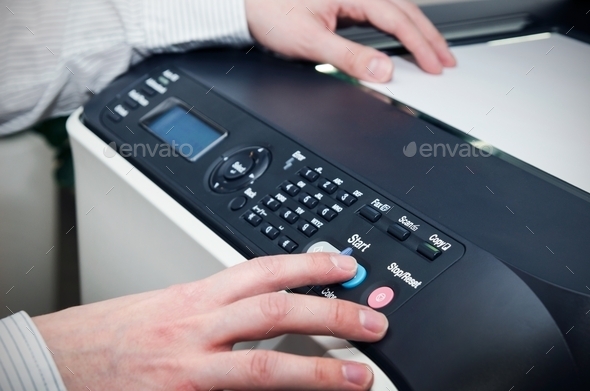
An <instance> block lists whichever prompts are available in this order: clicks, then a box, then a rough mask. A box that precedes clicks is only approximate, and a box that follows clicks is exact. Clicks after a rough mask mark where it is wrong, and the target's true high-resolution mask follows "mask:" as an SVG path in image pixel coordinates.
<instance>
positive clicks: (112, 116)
mask: <svg viewBox="0 0 590 391" xmlns="http://www.w3.org/2000/svg"><path fill="white" fill-rule="evenodd" d="M107 117H109V119H110V120H111V121H113V122H119V121H121V116H120V115H118V114H115V113H113V112H112V111H110V110H109V112H108V113H107Z"/></svg>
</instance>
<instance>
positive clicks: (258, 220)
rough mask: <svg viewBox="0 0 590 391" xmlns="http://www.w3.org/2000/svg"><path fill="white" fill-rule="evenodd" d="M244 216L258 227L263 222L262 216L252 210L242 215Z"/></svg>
mask: <svg viewBox="0 0 590 391" xmlns="http://www.w3.org/2000/svg"><path fill="white" fill-rule="evenodd" d="M242 218H243V219H244V220H246V221H247V222H249V223H250V225H252V226H253V227H257V226H258V225H259V224H260V223H261V222H262V217H260V216H258V215H257V214H256V213H254V212H252V211H250V212H246V213H245V214H244V215H242Z"/></svg>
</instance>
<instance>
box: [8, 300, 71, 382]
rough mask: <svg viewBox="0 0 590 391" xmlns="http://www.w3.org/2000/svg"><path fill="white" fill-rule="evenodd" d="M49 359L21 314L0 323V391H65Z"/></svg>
mask: <svg viewBox="0 0 590 391" xmlns="http://www.w3.org/2000/svg"><path fill="white" fill-rule="evenodd" d="M51 356H52V353H51V351H50V350H49V348H47V346H46V345H45V341H43V337H41V334H40V333H39V330H37V328H36V327H35V324H34V323H33V321H32V320H31V318H30V317H29V316H28V315H27V314H26V313H25V312H22V311H21V312H18V313H16V314H14V315H12V316H9V317H8V318H4V319H0V390H2V391H29V390H35V391H66V387H65V385H64V383H63V381H62V378H61V376H60V374H59V371H58V370H57V366H56V365H55V362H54V361H53V358H52V357H51Z"/></svg>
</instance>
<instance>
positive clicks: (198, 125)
mask: <svg viewBox="0 0 590 391" xmlns="http://www.w3.org/2000/svg"><path fill="white" fill-rule="evenodd" d="M187 111H188V110H186V109H185V108H184V107H182V106H179V105H174V106H172V107H170V108H168V109H166V110H165V111H163V112H161V113H158V114H157V115H155V116H154V117H152V118H150V119H149V120H148V121H147V123H144V124H145V125H146V127H147V128H148V129H149V130H150V131H151V132H152V133H154V134H156V135H157V136H158V137H160V138H161V139H162V140H164V141H165V142H167V143H168V144H169V145H171V146H172V147H173V148H174V149H175V150H176V151H177V152H178V153H179V154H181V155H183V156H185V157H186V158H187V159H189V160H195V159H196V158H197V156H198V155H199V154H200V153H201V152H203V151H204V150H205V149H207V147H209V146H210V145H212V144H214V143H215V142H216V141H218V140H219V139H221V138H222V137H223V136H224V135H225V133H223V132H221V131H219V130H217V129H214V128H212V127H211V126H209V125H207V124H206V123H205V122H203V121H202V120H200V119H199V118H197V117H195V116H194V115H193V114H191V113H190V112H187Z"/></svg>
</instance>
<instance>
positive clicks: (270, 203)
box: [262, 195, 281, 212]
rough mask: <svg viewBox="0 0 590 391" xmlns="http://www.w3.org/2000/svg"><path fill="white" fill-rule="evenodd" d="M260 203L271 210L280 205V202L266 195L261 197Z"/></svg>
mask: <svg viewBox="0 0 590 391" xmlns="http://www.w3.org/2000/svg"><path fill="white" fill-rule="evenodd" d="M262 203H263V204H264V206H266V207H267V208H268V209H270V210H272V211H273V212H274V211H276V210H277V209H279V207H280V206H281V203H280V202H279V201H277V200H276V199H274V198H273V197H271V196H269V195H267V196H265V197H264V198H263V199H262Z"/></svg>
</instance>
